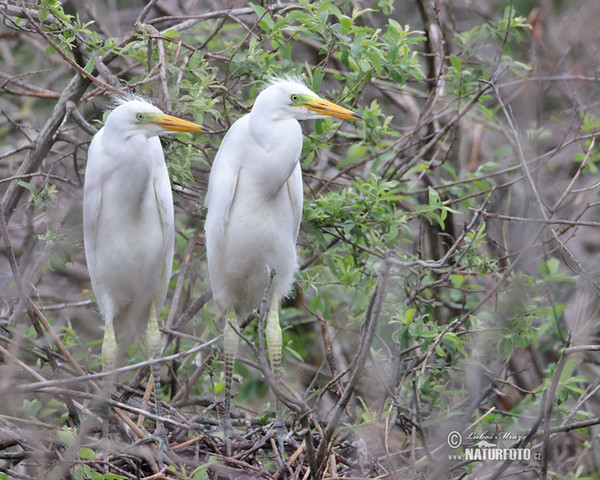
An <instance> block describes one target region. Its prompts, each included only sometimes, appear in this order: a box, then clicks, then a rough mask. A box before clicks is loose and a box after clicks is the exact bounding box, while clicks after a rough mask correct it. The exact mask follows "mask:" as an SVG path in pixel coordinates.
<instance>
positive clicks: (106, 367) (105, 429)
mask: <svg viewBox="0 0 600 480" xmlns="http://www.w3.org/2000/svg"><path fill="white" fill-rule="evenodd" d="M116 365H117V338H116V337H115V330H114V328H113V323H112V319H111V320H109V321H107V322H106V326H105V328H104V339H103V340H102V371H103V372H109V371H111V370H114V369H115V367H116ZM113 386H114V378H113V376H112V375H109V376H107V377H104V391H105V392H106V395H107V400H110V397H111V395H112V391H113ZM109 430H110V404H109V403H108V401H107V402H106V408H105V410H104V412H103V418H102V439H103V440H104V442H105V448H104V455H103V456H104V462H105V464H104V468H105V470H106V471H108V434H109Z"/></svg>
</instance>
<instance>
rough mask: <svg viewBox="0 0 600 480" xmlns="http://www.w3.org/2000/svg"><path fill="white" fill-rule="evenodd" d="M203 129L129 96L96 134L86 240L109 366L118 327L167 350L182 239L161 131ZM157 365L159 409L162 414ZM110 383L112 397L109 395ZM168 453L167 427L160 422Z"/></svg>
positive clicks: (86, 198) (86, 196) (153, 348)
mask: <svg viewBox="0 0 600 480" xmlns="http://www.w3.org/2000/svg"><path fill="white" fill-rule="evenodd" d="M166 131H185V132H203V131H205V130H204V129H203V128H202V127H200V126H199V125H196V124H194V123H191V122H187V121H185V120H181V119H178V118H175V117H171V116H169V115H165V114H164V113H162V112H161V111H160V110H159V109H158V108H156V107H155V106H153V105H151V104H150V103H147V102H145V101H141V100H139V99H134V100H127V101H122V103H121V104H120V105H119V106H117V107H116V108H115V109H114V110H113V111H112V112H111V113H110V114H109V116H108V118H107V120H106V124H105V125H104V127H102V128H101V129H100V131H99V132H98V133H97V134H96V135H95V136H94V138H93V139H92V142H91V144H90V147H89V150H88V161H87V168H86V174H85V185H84V189H83V238H84V244H85V255H86V260H87V264H88V270H89V273H90V279H91V282H92V288H93V289H94V293H95V295H96V300H97V301H98V305H99V307H100V311H101V313H102V316H103V317H104V323H105V329H104V340H103V343H102V367H103V370H105V371H106V370H113V369H114V368H115V366H116V363H117V356H118V355H117V352H118V348H117V342H116V336H115V327H117V329H118V331H119V332H120V333H123V334H124V336H125V337H127V338H126V340H127V341H128V342H129V341H130V340H131V339H132V338H133V337H134V336H135V335H137V334H139V333H141V332H142V329H143V328H144V326H146V325H147V327H146V338H145V340H146V344H147V347H148V350H149V352H150V354H151V355H152V357H155V356H157V355H158V354H159V351H160V332H159V330H158V321H157V317H158V314H159V312H160V310H161V309H162V306H163V304H164V301H165V297H166V295H167V289H168V285H169V279H170V277H171V266H172V262H173V246H174V241H175V231H174V218H173V197H172V194H171V183H170V181H169V173H168V171H167V167H166V165H165V158H164V154H163V150H162V146H161V144H160V140H159V138H158V135H160V134H162V133H165V132H166ZM159 371H160V368H158V365H157V364H155V365H153V368H152V374H153V377H154V380H155V384H156V389H155V391H156V396H155V398H156V412H157V415H158V416H159V417H160V379H159ZM110 389H111V386H110V385H109V387H108V390H109V391H108V392H107V395H108V396H110ZM104 433H105V435H107V434H108V416H106V417H105V426H104ZM155 435H156V436H157V437H160V438H159V452H161V451H162V443H163V441H164V437H165V436H166V435H165V432H164V428H163V425H162V422H160V421H157V430H156V432H155Z"/></svg>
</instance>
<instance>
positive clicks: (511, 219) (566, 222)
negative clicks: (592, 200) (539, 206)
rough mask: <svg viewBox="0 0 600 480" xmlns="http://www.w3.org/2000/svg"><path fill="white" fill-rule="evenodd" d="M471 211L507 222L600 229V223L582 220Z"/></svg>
mask: <svg viewBox="0 0 600 480" xmlns="http://www.w3.org/2000/svg"><path fill="white" fill-rule="evenodd" d="M469 210H471V211H473V212H477V213H481V214H483V215H485V216H486V217H490V218H497V219H498V220H506V221H508V222H519V223H542V224H544V225H568V226H570V227H595V228H598V227H600V222H586V221H582V220H559V219H553V218H527V217H513V216H511V215H501V214H499V213H492V212H486V211H484V210H479V209H477V208H473V207H469Z"/></svg>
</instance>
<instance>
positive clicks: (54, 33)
mask: <svg viewBox="0 0 600 480" xmlns="http://www.w3.org/2000/svg"><path fill="white" fill-rule="evenodd" d="M0 12H2V18H3V25H2V27H0V58H1V66H2V68H1V69H0V93H1V95H0V110H1V116H0V193H1V194H2V204H1V207H2V218H0V230H1V233H2V247H1V248H2V255H1V256H0V299H1V304H0V321H1V328H2V337H1V339H0V347H1V351H0V353H1V354H2V365H1V367H2V369H1V370H0V395H1V396H2V405H1V407H0V419H1V422H0V434H1V437H0V478H3V477H4V478H144V477H146V476H150V475H152V474H156V475H157V476H156V477H153V478H160V476H161V475H162V476H163V477H167V478H207V477H210V478H215V477H223V478H234V477H235V478H244V475H246V476H248V477H251V478H256V477H259V476H261V477H266V478H269V477H274V478H275V477H281V476H286V475H287V476H289V477H290V478H307V477H308V475H312V477H313V478H322V477H329V478H499V477H501V476H503V477H508V478H561V479H562V478H565V479H567V478H568V479H571V478H573V479H574V478H598V471H600V456H599V455H598V451H599V450H598V431H599V430H598V424H599V423H600V405H599V403H598V393H597V392H598V389H599V388H600V382H599V380H598V379H599V375H598V361H599V357H598V355H600V353H599V352H598V350H599V347H598V330H599V328H598V327H599V326H598V294H599V292H600V286H599V284H598V262H597V260H596V258H597V256H598V255H597V252H598V249H599V247H600V242H599V241H598V238H599V236H598V233H597V231H598V230H597V229H598V227H599V226H600V220H599V219H598V218H597V217H598V199H597V191H598V181H599V180H598V163H599V162H600V150H599V149H598V146H597V145H596V142H595V136H596V134H597V131H598V129H599V128H600V120H599V118H600V113H599V112H598V101H597V98H599V83H600V80H599V79H600V77H599V70H598V65H599V55H598V50H597V45H598V44H599V42H598V40H599V37H598V29H597V23H598V19H599V18H600V5H599V4H598V3H597V2H594V1H591V0H590V1H585V0H580V1H561V0H554V1H550V0H538V1H533V0H531V1H525V0H523V1H515V2H512V3H509V2H503V1H483V0H481V1H479V0H471V1H464V2H463V1H444V0H434V1H431V2H425V1H422V0H414V1H411V0H398V1H395V2H393V1H390V0H379V1H376V0H368V1H364V2H347V1H343V0H331V1H323V2H317V3H312V2H307V1H300V2H290V3H273V4H269V3H256V4H249V3H248V4H247V3H245V2H229V3H227V4H226V5H225V4H222V3H220V2H213V1H210V0H189V1H183V0H181V1H175V0H172V1H162V0H161V1H150V2H141V1H133V2H125V1H118V0H106V1H95V2H91V1H65V2H63V3H62V5H61V4H60V3H59V2H56V1H52V0H43V1H39V2H20V1H19V2H12V1H8V0H4V1H2V2H0ZM139 22H141V23H139ZM283 74H294V75H301V76H303V77H304V79H305V81H306V82H307V84H308V85H309V86H311V87H312V88H313V89H314V90H318V91H319V92H320V93H321V94H322V95H323V96H324V97H326V98H328V99H330V100H333V101H335V102H338V103H341V104H343V105H345V106H348V107H350V108H353V109H355V110H357V111H359V112H360V113H361V115H362V116H363V118H364V121H363V122H344V123H339V122H333V121H331V120H319V121H316V122H306V123H305V124H304V125H303V130H304V132H305V134H306V140H305V148H304V152H303V157H302V163H303V170H304V173H305V187H306V188H305V191H306V201H305V212H304V221H303V226H302V232H301V235H300V239H299V246H298V248H299V252H300V256H301V259H302V268H301V272H300V274H299V275H298V281H297V288H296V292H295V295H294V296H293V298H292V299H291V300H290V301H288V302H286V308H285V309H284V313H283V316H282V321H283V323H284V328H285V331H284V335H285V337H284V343H285V345H286V350H287V351H286V364H285V375H284V381H285V383H286V387H287V389H286V392H284V393H286V395H287V400H286V403H287V406H288V408H287V409H286V412H287V419H288V429H289V432H290V434H289V436H288V439H287V441H286V443H287V451H286V458H287V459H288V466H289V470H288V471H287V473H283V471H278V469H279V465H278V463H277V456H276V454H275V452H274V451H273V449H274V445H273V444H272V443H271V442H269V441H267V442H266V443H265V444H264V445H261V446H260V448H257V449H255V450H252V445H253V444H254V443H255V442H256V441H258V439H260V438H262V436H263V435H264V434H265V433H266V432H267V431H268V427H269V421H270V419H271V418H272V416H273V400H274V397H273V395H272V393H271V392H270V391H269V388H268V385H267V384H266V383H265V381H264V380H263V375H262V374H261V372H260V370H261V369H263V370H264V366H263V365H262V364H261V361H260V359H261V358H262V355H261V352H257V350H256V348H257V347H255V348H254V349H253V348H251V346H250V344H253V345H259V342H258V341H257V340H256V339H257V335H258V328H259V327H258V323H257V322H256V320H251V321H249V323H248V325H247V326H246V328H245V329H244V334H245V335H246V336H247V337H248V338H249V339H250V341H251V342H250V344H249V345H248V346H247V347H246V348H244V349H243V350H242V352H241V356H242V358H243V359H245V362H238V366H237V373H236V375H237V378H238V379H239V382H238V383H237V385H236V389H237V392H238V396H237V397H236V399H235V403H236V406H237V410H238V412H237V413H238V419H237V423H238V426H239V427H240V428H239V429H238V432H239V436H240V438H238V441H237V443H236V445H235V447H236V459H235V461H234V460H229V461H225V459H224V457H223V455H222V448H221V447H222V445H221V443H220V439H219V431H218V418H219V417H218V409H219V401H220V400H221V399H222V391H221V390H222V388H223V382H222V380H223V378H222V376H223V372H222V365H221V363H220V359H219V356H218V351H219V346H218V343H210V340H211V339H216V338H217V337H218V335H219V333H220V331H221V327H222V319H221V318H220V314H219V312H218V310H217V308H216V306H214V304H213V303H212V302H211V301H210V300H209V298H210V295H209V284H208V279H207V272H206V268H205V254H204V243H203V229H202V224H203V218H204V215H205V210H204V208H203V204H202V200H203V196H204V193H205V191H206V181H207V175H208V172H209V169H210V164H211V161H212V158H214V154H215V152H216V150H217V148H218V145H219V142H220V140H221V138H222V136H223V134H224V132H225V131H226V129H227V128H228V127H229V126H230V125H231V123H233V122H234V121H235V120H236V119H237V118H239V116H241V115H242V114H243V113H245V112H247V111H248V110H249V108H250V107H251V105H252V99H253V98H254V97H255V95H256V94H257V92H258V91H259V90H260V88H261V86H262V85H263V82H264V80H265V79H266V78H267V77H268V76H270V75H283ZM126 92H137V93H140V94H143V95H145V96H147V97H149V98H151V99H152V100H153V101H154V102H155V103H156V104H157V105H158V106H160V107H161V108H162V109H163V110H164V111H166V112H168V113H174V114H179V115H182V116H185V117H187V118H190V119H193V120H195V121H197V122H199V123H202V124H204V125H206V126H208V127H210V128H212V129H213V130H214V131H215V134H214V135H206V136H194V137H192V136H189V135H186V134H182V135H177V136H175V137H174V138H173V139H165V141H164V142H163V144H164V147H165V151H166V154H167V162H168V166H169V169H170V172H171V174H172V177H173V191H174V195H175V203H176V213H177V220H178V232H177V240H176V244H177V251H176V258H175V268H174V275H173V279H172V284H171V289H170V293H169V299H168V301H167V306H166V307H165V310H164V312H163V313H164V315H163V316H164V318H163V320H164V322H165V323H164V324H165V330H164V332H165V335H164V341H165V345H166V355H172V354H176V353H181V355H180V356H179V357H177V358H176V359H171V360H170V361H169V362H165V364H164V370H165V371H164V375H163V378H164V379H165V381H164V382H163V385H162V388H163V390H164V392H165V395H166V399H167V403H168V407H169V418H170V419H171V420H172V423H170V424H169V425H168V427H169V430H170V442H171V445H172V446H173V448H174V450H175V451H176V453H177V454H178V455H179V456H180V458H178V459H176V460H174V461H172V462H167V465H166V468H165V469H164V470H163V471H161V472H158V469H157V466H156V463H155V462H154V460H153V459H152V455H151V453H148V451H147V450H143V451H141V452H138V451H125V450H120V451H121V452H122V453H120V454H118V455H116V456H114V457H111V459H110V464H111V465H110V466H111V472H110V473H109V474H107V473H105V471H104V466H103V465H102V452H101V448H100V446H99V443H98V440H99V436H100V432H99V425H100V423H99V421H98V418H97V414H98V412H99V410H98V409H97V404H98V402H99V401H100V400H101V397H102V396H101V395H100V394H98V392H96V391H95V390H94V389H93V388H92V387H91V386H90V383H89V382H88V381H84V380H81V379H80V377H81V376H82V375H83V374H84V373H91V372H99V370H100V358H99V342H100V339H101V338H102V332H101V322H100V319H99V316H98V313H97V311H96V309H95V304H94V301H93V294H92V292H91V291H90V286H89V279H88V275H87V270H86V267H85V259H84V256H83V244H82V234H81V197H82V188H81V187H82V180H83V178H82V175H83V172H84V169H85V159H86V150H87V145H88V143H89V141H90V138H91V135H93V133H94V132H95V131H96V130H97V128H99V125H100V124H101V123H100V122H101V121H102V118H103V111H104V110H105V109H106V108H107V106H108V105H109V104H110V98H111V96H112V95H115V94H118V93H126ZM55 335H56V336H55ZM167 343H168V345H167ZM61 347H64V348H62V349H61ZM122 348H123V349H125V348H128V350H127V354H128V356H129V357H130V358H129V360H128V365H133V364H136V363H138V362H142V363H143V362H144V356H143V354H142V353H141V351H140V350H143V346H142V348H141V349H140V348H139V347H138V346H137V345H135V344H134V345H132V346H130V347H128V346H127V345H122ZM194 348H195V350H194V351H193V354H189V352H190V350H192V349H194ZM69 354H70V355H72V356H69ZM143 370H144V369H142V371H143ZM145 370H146V371H147V368H145ZM128 372H129V373H122V374H121V375H122V382H123V383H124V384H127V383H129V385H130V386H131V387H132V389H131V390H128V389H127V388H122V390H121V391H120V392H119V393H121V396H120V397H119V399H118V400H119V401H120V402H121V404H122V406H123V408H125V409H126V410H127V408H128V407H129V410H127V411H130V414H131V415H132V416H134V417H135V413H131V406H139V401H140V398H141V396H142V393H143V389H141V387H140V388H138V386H139V382H140V380H143V383H144V384H145V380H144V378H143V376H142V375H141V374H140V375H138V376H134V372H132V371H131V370H129V371H128ZM86 378H87V377H86ZM91 378H94V377H93V376H92V377H91ZM57 379H58V380H60V379H63V383H61V382H60V381H59V382H56V381H55V380H57ZM71 379H75V380H74V381H72V380H71ZM96 380H97V379H96ZM115 400H116V399H115ZM136 402H137V403H136ZM151 425H152V423H151V422H150V421H148V424H147V426H148V427H151ZM451 432H459V433H460V434H461V436H462V438H463V445H462V446H461V447H459V448H451V447H450V446H449V445H448V438H449V435H450V434H451ZM129 433H130V435H131V437H132V438H134V437H135V435H134V434H133V433H131V432H129ZM123 436H124V437H125V435H123ZM132 438H127V439H126V438H122V439H121V448H122V449H124V445H125V443H131V441H132ZM480 439H487V440H489V441H491V442H492V443H495V444H496V445H497V446H499V447H515V448H528V449H530V451H531V452H532V458H531V459H528V460H525V461H517V460H507V461H489V462H485V461H468V460H465V458H464V457H462V458H460V455H462V454H464V453H465V450H466V447H469V446H473V445H474V444H475V443H477V442H478V441H479V440H480ZM311 446H312V448H311Z"/></svg>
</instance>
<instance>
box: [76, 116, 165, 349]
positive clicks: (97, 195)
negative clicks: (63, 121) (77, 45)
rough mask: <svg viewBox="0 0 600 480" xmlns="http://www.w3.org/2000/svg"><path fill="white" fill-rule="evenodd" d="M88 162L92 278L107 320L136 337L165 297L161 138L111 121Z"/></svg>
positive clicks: (86, 219) (93, 146)
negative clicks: (133, 132)
mask: <svg viewBox="0 0 600 480" xmlns="http://www.w3.org/2000/svg"><path fill="white" fill-rule="evenodd" d="M111 127H112V128H111ZM105 134H106V135H105ZM119 137H121V138H119ZM107 138H108V139H107ZM131 152H135V155H131ZM89 158H91V159H93V160H92V161H90V162H88V166H87V170H86V185H85V189H84V206H85V207H84V237H85V239H86V243H85V250H86V258H87V262H88V268H89V271H90V278H91V281H92V286H93V289H94V292H95V294H96V297H97V300H98V304H99V306H100V310H101V312H102V313H103V315H104V317H105V318H113V319H114V320H116V321H117V322H118V325H117V330H118V331H119V332H120V333H123V334H124V335H126V336H127V338H129V339H131V338H133V336H135V334H136V333H139V332H140V330H141V329H142V328H143V327H144V326H145V324H146V322H147V320H148V315H149V309H150V303H151V302H152V301H154V304H155V308H156V309H157V310H158V309H161V308H162V305H163V303H164V301H165V297H166V294H167V287H168V282H169V278H170V276H171V266H172V259H173V246H174V238H175V237H174V235H175V231H174V214H173V200H172V196H171V185H170V182H169V175H168V172H167V167H166V165H165V160H164V155H163V151H162V146H161V144H160V140H159V139H158V138H157V137H156V136H154V137H150V138H148V137H146V136H145V135H143V134H140V133H139V134H137V135H133V136H129V135H126V134H125V132H124V131H121V130H119V129H117V128H115V126H113V125H111V122H110V118H109V121H108V122H107V125H106V126H105V127H103V128H102V129H101V130H100V131H99V132H98V134H97V135H96V136H95V137H94V139H93V141H92V143H91V145H90V149H89ZM132 278H133V279H135V280H134V281H132Z"/></svg>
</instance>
